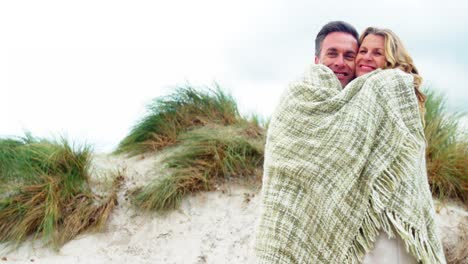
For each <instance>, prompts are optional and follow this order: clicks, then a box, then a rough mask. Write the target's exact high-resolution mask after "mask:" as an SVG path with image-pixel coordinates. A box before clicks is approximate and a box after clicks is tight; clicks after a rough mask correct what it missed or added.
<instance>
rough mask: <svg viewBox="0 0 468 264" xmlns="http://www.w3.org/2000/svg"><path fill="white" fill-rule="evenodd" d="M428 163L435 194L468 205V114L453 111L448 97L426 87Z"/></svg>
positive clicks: (429, 175)
mask: <svg viewBox="0 0 468 264" xmlns="http://www.w3.org/2000/svg"><path fill="white" fill-rule="evenodd" d="M424 93H425V94H426V95H427V101H426V114H425V119H426V127H425V129H424V132H425V136H426V139H427V143H428V146H427V149H426V162H427V172H428V177H429V184H430V186H431V191H432V193H433V195H434V196H436V197H437V198H438V199H441V200H444V199H447V198H451V199H455V200H460V201H462V202H463V203H464V204H465V205H467V204H468V134H467V133H466V131H464V130H463V129H462V128H461V127H460V120H462V118H463V117H464V116H466V113H463V112H455V113H451V112H449V111H448V110H447V107H446V99H445V98H444V96H443V95H442V94H441V93H438V92H436V91H435V90H429V89H426V90H425V91H424Z"/></svg>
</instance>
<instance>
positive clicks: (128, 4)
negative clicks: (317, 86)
mask: <svg viewBox="0 0 468 264" xmlns="http://www.w3.org/2000/svg"><path fill="white" fill-rule="evenodd" d="M467 6H468V5H467V4H466V1H462V0H460V1H450V0H445V1H431V0H424V1H422V0H413V1H412V0H404V1H403V0H392V1H371V0H368V1H346V2H345V1H337V0H326V1H292V0H289V1H275V0H269V1H263V0H261V1H254V0H249V1H247V0H237V1H226V0H217V1H214V0H213V1H204V0H198V1H175V0H172V1H117V0H111V1H98V0H92V1H84V0H81V1H63V0H60V1H8V2H7V1H2V2H1V3H0V136H12V135H13V136H17V135H22V134H23V131H31V132H32V133H33V135H36V136H41V137H51V136H58V135H65V136H67V137H68V138H69V139H70V140H72V141H77V142H88V143H90V144H92V145H94V146H95V149H96V150H97V151H110V150H112V149H113V148H114V147H115V146H116V145H117V143H118V142H119V141H120V140H121V139H122V138H123V137H124V136H125V135H126V134H127V133H128V132H129V130H130V128H131V127H132V126H133V125H134V124H135V122H137V121H138V119H139V118H141V117H142V116H143V115H144V113H145V105H147V104H148V103H149V102H150V101H151V99H153V98H155V97H158V96H161V95H165V94H168V93H170V92H171V91H172V88H173V87H175V86H176V85H183V84H185V83H187V82H188V83H191V84H193V85H211V84H212V83H213V82H218V83H219V84H220V85H221V86H222V87H224V88H225V89H226V90H227V91H230V93H231V94H233V95H234V97H235V98H236V99H237V101H238V102H239V107H240V110H241V112H242V113H245V114H247V113H253V112H254V113H258V114H261V115H263V116H269V115H270V114H271V112H272V111H273V109H274V107H275V105H276V103H277V100H278V98H279V96H280V94H281V93H282V91H283V90H284V89H285V88H286V86H287V85H288V83H289V82H291V81H293V80H295V79H296V78H297V77H299V76H300V75H301V74H302V73H303V71H304V70H305V69H306V67H307V65H308V64H310V63H313V59H314V48H315V47H314V38H315V35H316V34H317V32H318V30H319V29H320V28H321V27H322V26H323V25H324V24H325V23H327V22H329V21H331V20H344V21H347V22H349V23H351V24H353V25H354V26H355V27H356V29H357V30H358V32H362V31H363V30H364V28H365V27H367V26H378V27H386V28H390V29H392V30H393V31H394V32H395V33H396V34H398V35H399V36H400V38H401V39H402V40H403V42H404V44H405V45H406V47H407V49H408V50H409V52H410V54H411V55H412V56H413V59H414V61H415V63H416V65H417V66H418V68H419V70H420V72H421V75H422V76H423V78H424V80H425V83H426V84H428V85H430V86H431V87H433V88H434V89H438V90H442V91H443V92H444V94H445V95H446V96H447V98H448V107H449V108H450V109H451V110H454V111H455V110H463V111H468V92H467V90H468V88H467V87H466V84H467V83H468V50H467V47H468V27H467V25H468V16H467V15H466V13H467V11H468V8H467Z"/></svg>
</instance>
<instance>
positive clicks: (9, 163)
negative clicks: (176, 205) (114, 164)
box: [0, 135, 122, 249]
mask: <svg viewBox="0 0 468 264" xmlns="http://www.w3.org/2000/svg"><path fill="white" fill-rule="evenodd" d="M90 156H91V149H90V147H89V146H82V147H74V146H71V145H70V144H69V143H68V142H67V141H66V140H64V139H62V140H61V141H59V142H54V141H48V140H43V139H42V140H41V139H36V138H34V137H32V136H30V135H27V136H26V137H24V138H18V139H8V138H7V139H0V164H1V167H0V183H1V185H0V186H1V187H0V191H1V195H0V243H2V242H5V243H9V244H13V245H15V246H18V245H19V244H20V243H21V242H22V241H24V240H25V239H27V238H28V237H29V236H34V237H35V238H42V240H43V241H44V243H45V244H47V245H51V246H52V247H53V248H55V249H58V248H59V247H60V246H61V245H63V244H64V243H66V242H67V241H69V240H70V239H72V238H74V237H75V236H76V235H78V234H80V233H82V232H84V231H86V230H92V229H99V228H102V227H103V224H104V223H105V222H106V221H107V219H108V218H109V215H110V212H111V211H112V209H113V208H114V206H115V205H116V203H117V196H116V192H117V190H118V188H119V187H120V181H121V180H122V176H121V175H120V176H119V177H116V179H115V183H114V186H113V188H112V191H111V193H110V195H109V196H108V197H107V198H105V199H100V198H98V197H97V196H96V195H94V194H93V192H92V190H91V188H90V186H89V184H88V182H89V175H88V171H89V165H90Z"/></svg>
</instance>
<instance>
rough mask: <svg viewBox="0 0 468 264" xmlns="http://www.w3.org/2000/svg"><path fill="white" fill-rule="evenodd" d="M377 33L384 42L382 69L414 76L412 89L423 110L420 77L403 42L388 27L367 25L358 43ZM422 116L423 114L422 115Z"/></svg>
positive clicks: (423, 100) (422, 110) (423, 96)
mask: <svg viewBox="0 0 468 264" xmlns="http://www.w3.org/2000/svg"><path fill="white" fill-rule="evenodd" d="M369 34H372V35H377V36H382V37H383V38H384V43H385V49H384V53H385V60H386V64H385V67H384V69H395V68H396V69H400V70H402V71H404V72H407V73H409V74H411V75H413V78H414V90H415V93H416V97H417V98H418V102H419V107H420V108H421V112H422V113H424V112H425V107H424V103H425V102H426V96H425V95H424V94H423V93H422V92H421V90H420V89H419V88H420V86H421V83H422V77H421V76H420V75H419V73H418V69H417V68H416V66H415V65H414V63H413V59H412V58H411V56H410V55H409V54H408V51H406V49H405V47H404V46H403V42H401V40H400V38H399V37H398V36H397V35H396V34H395V33H393V31H391V30H390V29H385V28H383V29H382V28H375V27H368V28H366V29H365V30H364V32H363V33H362V34H361V37H360V38H359V45H360V44H361V43H362V41H363V40H364V38H365V37H366V36H367V35H369ZM423 117H424V116H423Z"/></svg>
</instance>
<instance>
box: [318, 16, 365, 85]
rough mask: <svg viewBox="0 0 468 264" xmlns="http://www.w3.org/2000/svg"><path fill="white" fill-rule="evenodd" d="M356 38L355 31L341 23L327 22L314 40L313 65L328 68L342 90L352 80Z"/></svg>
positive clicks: (356, 46)
mask: <svg viewBox="0 0 468 264" xmlns="http://www.w3.org/2000/svg"><path fill="white" fill-rule="evenodd" d="M358 38H359V37H358V33H357V31H356V29H355V28H354V27H353V26H351V25H350V24H348V23H346V22H343V21H332V22H329V23H328V24H326V25H325V26H323V27H322V29H321V30H320V31H319V33H318V34H317V37H316V38H315V63H316V64H323V65H325V66H327V67H328V68H330V69H331V70H332V71H333V72H334V73H335V75H336V77H337V78H338V80H339V81H340V83H341V86H342V87H343V88H344V87H345V86H346V85H347V84H348V83H349V82H350V81H351V80H352V79H354V68H355V63H354V59H355V58H356V55H357V51H358V48H359V47H358Z"/></svg>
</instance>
